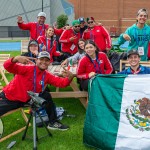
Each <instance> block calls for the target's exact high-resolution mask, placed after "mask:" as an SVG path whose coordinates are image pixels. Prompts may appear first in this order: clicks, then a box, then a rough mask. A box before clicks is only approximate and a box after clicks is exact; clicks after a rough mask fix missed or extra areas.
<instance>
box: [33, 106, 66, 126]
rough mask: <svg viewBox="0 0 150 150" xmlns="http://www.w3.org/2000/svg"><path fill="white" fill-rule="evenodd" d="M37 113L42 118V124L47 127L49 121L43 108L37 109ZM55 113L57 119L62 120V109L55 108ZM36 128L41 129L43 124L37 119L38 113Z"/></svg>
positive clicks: (63, 111)
mask: <svg viewBox="0 0 150 150" xmlns="http://www.w3.org/2000/svg"><path fill="white" fill-rule="evenodd" d="M38 111H39V114H40V116H41V117H42V119H43V121H44V123H45V124H46V125H48V123H49V119H48V115H47V113H46V110H45V109H44V108H42V107H40V108H39V109H38ZM56 113H57V119H58V120H62V118H63V115H64V113H65V110H64V108H63V107H56ZM36 126H37V127H43V122H42V120H41V118H40V117H39V115H38V113H36Z"/></svg>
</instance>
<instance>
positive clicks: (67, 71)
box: [62, 67, 74, 80]
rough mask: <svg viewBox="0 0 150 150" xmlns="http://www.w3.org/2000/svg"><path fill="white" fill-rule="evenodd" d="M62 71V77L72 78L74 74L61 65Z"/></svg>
mask: <svg viewBox="0 0 150 150" xmlns="http://www.w3.org/2000/svg"><path fill="white" fill-rule="evenodd" d="M63 69H64V70H63V71H62V76H63V77H68V79H69V80H72V79H73V78H74V75H73V73H72V72H70V71H69V70H67V69H66V68H65V67H63Z"/></svg>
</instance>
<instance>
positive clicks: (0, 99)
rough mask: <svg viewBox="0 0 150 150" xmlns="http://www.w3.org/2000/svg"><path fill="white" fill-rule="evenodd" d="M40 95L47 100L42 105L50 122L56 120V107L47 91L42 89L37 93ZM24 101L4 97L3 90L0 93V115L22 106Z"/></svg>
mask: <svg viewBox="0 0 150 150" xmlns="http://www.w3.org/2000/svg"><path fill="white" fill-rule="evenodd" d="M39 96H40V97H42V98H43V99H45V100H46V101H47V104H46V105H45V106H44V108H45V110H46V112H47V114H48V118H49V122H50V123H54V122H55V121H56V120H57V114H56V107H55V104H54V103H53V101H52V97H51V95H50V93H49V92H46V91H44V92H43V93H41V94H39ZM25 104H26V103H23V102H20V101H17V100H16V101H10V100H8V99H7V98H6V97H5V94H4V92H1V93H0V116H2V115H3V114H5V113H7V112H8V111H10V110H14V109H17V108H20V107H23V106H24V105H25Z"/></svg>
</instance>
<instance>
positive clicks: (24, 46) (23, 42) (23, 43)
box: [21, 40, 29, 54]
mask: <svg viewBox="0 0 150 150" xmlns="http://www.w3.org/2000/svg"><path fill="white" fill-rule="evenodd" d="M28 43H29V40H21V54H22V53H25V52H28Z"/></svg>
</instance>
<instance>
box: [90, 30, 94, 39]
mask: <svg viewBox="0 0 150 150" xmlns="http://www.w3.org/2000/svg"><path fill="white" fill-rule="evenodd" d="M90 39H91V40H92V41H94V35H93V33H92V30H91V29H90Z"/></svg>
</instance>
